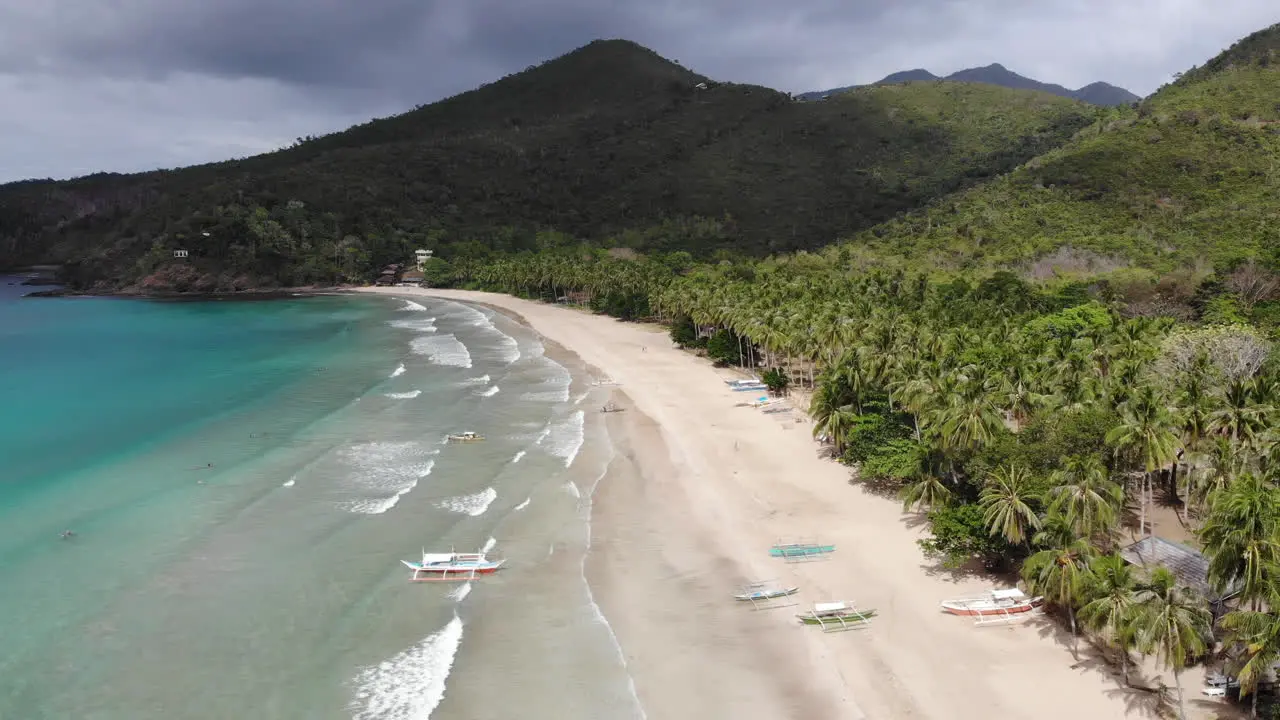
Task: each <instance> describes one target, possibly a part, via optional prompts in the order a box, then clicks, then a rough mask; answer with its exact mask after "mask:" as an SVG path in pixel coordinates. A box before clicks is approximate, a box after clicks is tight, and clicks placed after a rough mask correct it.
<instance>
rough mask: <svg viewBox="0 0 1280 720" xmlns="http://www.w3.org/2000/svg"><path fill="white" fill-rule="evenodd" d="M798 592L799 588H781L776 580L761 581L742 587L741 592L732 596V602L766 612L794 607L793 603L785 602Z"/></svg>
mask: <svg viewBox="0 0 1280 720" xmlns="http://www.w3.org/2000/svg"><path fill="white" fill-rule="evenodd" d="M799 591H800V588H798V587H796V586H794V585H792V586H785V587H784V586H782V585H779V584H778V583H777V581H776V580H761V581H760V582H753V583H748V584H746V585H743V586H742V591H741V592H739V593H737V594H735V595H734V596H733V599H734V600H737V601H739V602H749V603H751V607H752V608H753V609H755V610H767V609H770V608H777V607H790V606H792V605H795V603H794V602H791V603H789V602H786V600H787V599H788V598H789V597H790V596H791V595H794V594H796V593H797V592H799Z"/></svg>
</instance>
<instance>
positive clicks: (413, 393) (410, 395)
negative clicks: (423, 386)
mask: <svg viewBox="0 0 1280 720" xmlns="http://www.w3.org/2000/svg"><path fill="white" fill-rule="evenodd" d="M421 394H422V391H421V390H410V391H409V392H402V393H387V397H389V398H394V399H396V400H412V399H414V398H416V397H418V396H419V395H421Z"/></svg>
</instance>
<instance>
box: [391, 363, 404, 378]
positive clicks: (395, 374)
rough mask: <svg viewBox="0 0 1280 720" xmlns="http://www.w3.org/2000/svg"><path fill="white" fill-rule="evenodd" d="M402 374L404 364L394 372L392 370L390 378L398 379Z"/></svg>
mask: <svg viewBox="0 0 1280 720" xmlns="http://www.w3.org/2000/svg"><path fill="white" fill-rule="evenodd" d="M403 374H404V364H403V363H402V364H401V365H400V367H398V368H396V369H395V370H392V371H391V377H400V376H401V375H403Z"/></svg>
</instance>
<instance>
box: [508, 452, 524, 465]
mask: <svg viewBox="0 0 1280 720" xmlns="http://www.w3.org/2000/svg"><path fill="white" fill-rule="evenodd" d="M525 453H526V451H525V450H521V451H520V452H518V453H516V456H515V457H513V458H511V463H512V464H513V465H514V464H515V463H518V462H520V460H521V459H522V458H524V456H525Z"/></svg>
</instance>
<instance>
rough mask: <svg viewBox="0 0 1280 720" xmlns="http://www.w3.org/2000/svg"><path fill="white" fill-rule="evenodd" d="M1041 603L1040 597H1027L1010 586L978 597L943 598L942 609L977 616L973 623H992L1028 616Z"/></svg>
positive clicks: (1011, 620) (1007, 621)
mask: <svg viewBox="0 0 1280 720" xmlns="http://www.w3.org/2000/svg"><path fill="white" fill-rule="evenodd" d="M1043 603H1044V598H1042V597H1028V596H1027V594H1026V593H1024V592H1022V591H1021V590H1018V589H1017V588H1011V589H1007V590H992V591H991V592H989V593H987V594H986V595H982V596H979V597H970V598H958V599H955V600H944V601H943V602H942V609H943V610H945V611H946V612H949V613H951V614H952V615H963V616H966V617H972V618H977V619H976V620H975V621H974V624H975V625H992V624H996V623H1009V622H1013V621H1014V620H1019V619H1022V618H1026V617H1030V616H1031V612H1032V611H1033V610H1035V609H1037V608H1039V607H1040V606H1041V605H1042V604H1043Z"/></svg>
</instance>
